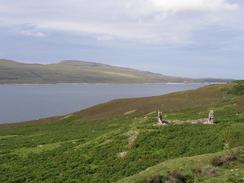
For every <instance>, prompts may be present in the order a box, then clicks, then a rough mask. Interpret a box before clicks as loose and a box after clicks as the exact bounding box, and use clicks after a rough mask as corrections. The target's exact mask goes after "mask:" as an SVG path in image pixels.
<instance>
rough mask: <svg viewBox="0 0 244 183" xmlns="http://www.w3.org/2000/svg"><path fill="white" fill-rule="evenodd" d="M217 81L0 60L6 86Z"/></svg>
mask: <svg viewBox="0 0 244 183" xmlns="http://www.w3.org/2000/svg"><path fill="white" fill-rule="evenodd" d="M218 81H220V82H221V81H226V80H221V79H199V80H195V79H190V78H180V77H173V76H166V75H161V74H155V73H151V72H146V71H139V70H135V69H129V68H123V67H115V66H110V65H105V64H99V63H92V62H83V61H68V60H67V61H61V62H59V63H55V64H45V65H44V64H25V63H20V62H15V61H10V60H4V59H0V84H6V83H14V84H15V83H16V84H23V83H43V84H45V83H167V82H218Z"/></svg>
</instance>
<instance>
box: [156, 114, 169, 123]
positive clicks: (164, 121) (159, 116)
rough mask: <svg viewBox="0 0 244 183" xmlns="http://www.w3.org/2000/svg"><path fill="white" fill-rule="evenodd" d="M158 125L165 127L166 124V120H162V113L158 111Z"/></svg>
mask: <svg viewBox="0 0 244 183" xmlns="http://www.w3.org/2000/svg"><path fill="white" fill-rule="evenodd" d="M158 123H159V124H160V125H167V124H168V122H167V121H166V120H164V118H163V113H162V112H160V111H158Z"/></svg>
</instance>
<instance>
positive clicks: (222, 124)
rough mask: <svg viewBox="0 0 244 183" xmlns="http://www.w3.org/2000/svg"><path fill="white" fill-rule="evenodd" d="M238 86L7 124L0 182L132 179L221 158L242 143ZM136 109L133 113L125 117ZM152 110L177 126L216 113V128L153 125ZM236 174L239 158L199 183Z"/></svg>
mask: <svg viewBox="0 0 244 183" xmlns="http://www.w3.org/2000/svg"><path fill="white" fill-rule="evenodd" d="M240 85H242V84H239V85H234V84H229V85H213V86H208V87H205V88H202V89H198V90H195V91H188V92H179V93H174V94H170V95H166V96H160V97H152V98H143V99H130V100H117V101H113V102H110V103H108V104H104V105H100V106H97V107H94V108H91V109H89V110H91V111H92V112H95V114H94V115H93V117H92V118H93V120H92V119H91V118H90V119H88V117H90V116H89V115H91V114H93V113H91V112H90V111H89V110H86V111H83V112H80V113H75V114H73V115H70V116H67V117H63V118H52V119H50V120H48V119H47V120H46V121H45V123H43V124H42V123H39V124H38V125H35V124H31V123H29V124H24V125H20V126H17V127H12V128H11V127H6V126H5V127H4V128H2V129H0V157H1V158H0V172H1V173H0V182H43V181H45V182H116V181H122V182H135V181H138V180H144V179H145V178H148V177H150V176H152V175H158V174H162V175H164V174H165V172H167V171H168V170H175V169H179V170H180V171H183V172H185V171H186V172H190V171H191V169H192V168H194V167H195V166H196V165H198V166H200V167H205V166H208V165H209V162H210V161H211V159H212V158H213V157H214V156H216V155H218V153H217V152H220V154H221V153H225V152H221V151H223V150H224V146H225V144H226V143H228V144H229V146H230V148H236V147H240V146H243V145H244V133H243V131H244V125H243V121H244V113H243V109H244V97H243V93H240V91H241V90H242V89H240ZM166 102H167V105H166ZM112 106H113V107H112ZM136 106H140V107H138V108H136V109H137V111H136V112H135V113H132V114H130V115H126V116H125V115H124V112H126V111H127V112H128V111H130V110H133V109H135V107H136ZM142 106H144V107H142ZM155 106H161V107H162V109H164V111H165V112H166V115H167V118H168V119H174V120H175V119H177V120H181V121H184V120H189V119H199V118H202V117H205V115H206V114H207V112H208V110H209V109H214V110H215V111H216V117H217V119H216V120H217V122H218V123H217V124H216V125H211V126H209V125H191V124H182V125H170V126H165V127H159V126H155V123H156V119H155V116H156V114H155V112H153V111H155ZM166 106H167V107H166ZM109 109H111V111H110V112H107V110H109ZM100 110H101V111H100ZM106 115H108V116H106ZM135 116H136V117H135ZM144 116H145V117H144ZM108 117H109V118H110V119H109V120H108ZM98 118H100V119H99V120H98ZM94 119H95V120H94ZM209 153H211V154H209ZM215 153H217V154H215ZM186 157H188V158H186ZM196 162H199V163H198V164H196ZM149 167H151V168H150V169H148V168H149ZM180 167H181V168H180ZM231 168H234V169H238V173H239V174H238V176H236V177H235V176H234V177H233V175H232V174H231V173H230V169H231ZM235 173H236V172H235ZM241 173H243V164H241V163H240V162H239V161H238V163H235V164H234V165H232V167H221V168H220V169H219V170H218V175H219V176H217V177H212V176H207V177H205V180H206V182H217V181H216V180H218V181H220V182H221V180H222V182H225V181H226V182H227V181H229V182H231V181H230V180H232V179H234V180H235V181H236V182H237V181H238V180H240V179H241V178H242V177H241ZM126 177H128V178H126ZM196 182H203V181H202V180H199V178H196Z"/></svg>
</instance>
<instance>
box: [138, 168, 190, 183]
mask: <svg viewBox="0 0 244 183" xmlns="http://www.w3.org/2000/svg"><path fill="white" fill-rule="evenodd" d="M192 182H194V178H193V177H192V176H190V175H182V174H181V173H179V172H178V171H176V170H174V171H172V172H168V174H167V176H166V177H163V176H159V175H157V176H154V177H151V178H150V179H148V180H143V181H140V182H139V183H192Z"/></svg>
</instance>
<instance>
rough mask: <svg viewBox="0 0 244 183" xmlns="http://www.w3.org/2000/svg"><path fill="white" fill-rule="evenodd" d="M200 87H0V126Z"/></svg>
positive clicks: (104, 85)
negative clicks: (100, 104) (110, 101)
mask: <svg viewBox="0 0 244 183" xmlns="http://www.w3.org/2000/svg"><path fill="white" fill-rule="evenodd" d="M203 85H204V84H134V85H129V84H118V85H116V84H108V85H106V84H57V85H0V123H11V122H19V121H25V120H31V119H38V118H43V117H49V116H56V115H64V114H67V113H70V112H75V111H79V110H81V109H84V108H87V107H90V106H93V105H96V104H99V103H103V102H107V101H109V100H112V99H118V98H130V97H144V96H154V95H161V94H166V93H170V92H174V91H180V90H188V89H195V88H199V87H201V86H203ZM205 85H206V84H205Z"/></svg>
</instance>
